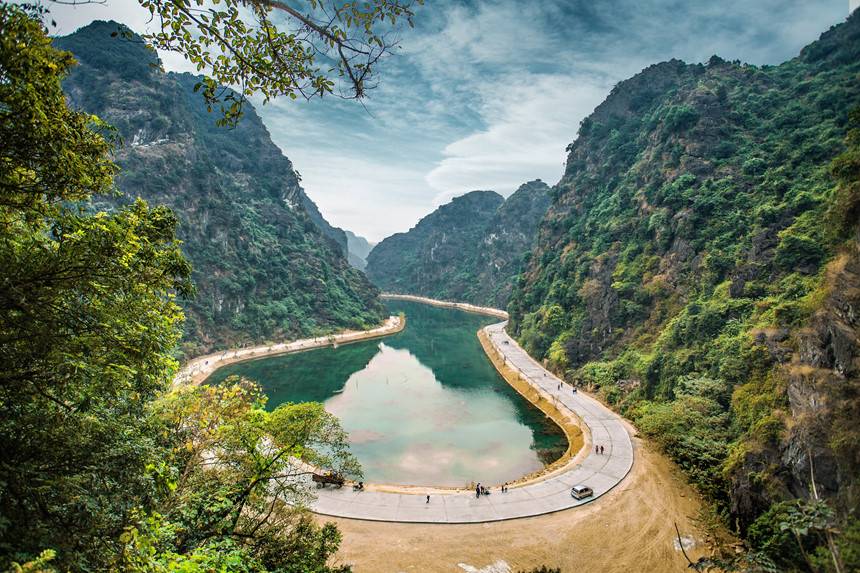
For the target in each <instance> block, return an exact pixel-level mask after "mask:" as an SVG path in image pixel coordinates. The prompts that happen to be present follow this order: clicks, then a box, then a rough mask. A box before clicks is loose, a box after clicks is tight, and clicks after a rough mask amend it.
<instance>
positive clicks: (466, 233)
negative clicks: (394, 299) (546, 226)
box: [367, 179, 549, 308]
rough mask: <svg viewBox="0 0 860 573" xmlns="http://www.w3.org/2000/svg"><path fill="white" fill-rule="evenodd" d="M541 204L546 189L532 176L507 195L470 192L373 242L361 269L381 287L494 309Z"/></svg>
mask: <svg viewBox="0 0 860 573" xmlns="http://www.w3.org/2000/svg"><path fill="white" fill-rule="evenodd" d="M548 207H549V187H548V186H547V185H546V184H545V183H544V182H543V181H540V180H539V179H538V180H535V181H530V182H529V183H525V184H524V185H522V186H520V188H519V189H517V191H516V192H514V193H513V194H512V195H511V196H510V197H508V198H507V200H503V199H502V197H501V196H500V195H498V194H496V193H494V192H492V191H472V192H471V193H467V194H466V195H463V196H461V197H457V198H455V199H454V200H453V201H451V202H450V203H448V204H447V205H443V206H441V207H439V208H438V209H437V210H436V211H434V212H433V213H431V214H430V215H427V216H426V217H424V218H423V219H421V221H419V223H418V224H417V225H416V226H415V227H414V228H412V229H411V230H410V231H409V232H408V233H398V234H396V235H393V236H391V237H388V238H387V239H385V240H384V241H382V242H381V243H379V245H377V246H376V247H374V249H373V251H371V253H370V255H369V256H368V258H367V274H368V276H369V277H370V278H371V280H373V281H374V283H375V284H377V285H379V286H380V287H381V288H382V289H383V290H386V291H389V292H396V293H405V294H417V295H423V296H429V297H431V298H437V299H442V300H457V301H465V302H471V303H473V304H479V305H487V306H494V307H499V308H502V307H504V306H505V305H506V304H507V301H508V297H509V296H510V294H511V290H512V288H513V284H514V282H515V280H516V276H517V274H518V273H519V272H520V270H521V269H522V266H523V262H524V260H525V259H526V257H527V254H528V252H529V250H530V249H531V247H532V245H533V243H534V238H535V233H536V231H537V226H538V223H539V222H540V220H541V218H543V216H544V214H545V213H546V210H547V208H548Z"/></svg>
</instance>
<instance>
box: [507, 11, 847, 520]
mask: <svg viewBox="0 0 860 573" xmlns="http://www.w3.org/2000/svg"><path fill="white" fill-rule="evenodd" d="M858 73H860V14H858V13H855V14H854V15H853V16H852V17H851V18H849V21H848V22H847V23H845V24H843V25H841V26H838V27H836V28H834V29H832V30H830V31H829V32H827V33H825V34H824V35H823V36H822V37H821V39H820V40H819V41H817V42H815V43H814V44H812V45H810V46H808V47H807V48H805V49H804V50H803V51H802V53H801V54H800V56H799V57H797V58H795V59H793V60H791V61H789V62H786V63H784V64H782V65H779V66H769V67H763V68H757V67H754V66H749V65H744V64H740V63H738V62H734V63H730V62H726V61H723V60H721V59H719V58H717V57H713V58H712V59H711V60H710V61H709V62H708V64H707V65H688V64H685V63H683V62H680V61H677V60H673V61H670V62H664V63H661V64H657V65H655V66H651V67H649V68H647V69H646V70H644V71H643V72H641V73H640V74H638V75H637V76H635V77H634V78H631V79H630V80H627V81H624V82H621V83H620V84H619V85H618V86H616V88H615V89H614V90H613V91H612V93H611V94H610V96H609V97H608V98H607V100H606V101H605V102H604V103H602V104H601V105H600V106H598V107H597V108H596V110H595V111H594V113H593V114H592V115H591V116H590V117H588V118H587V119H586V120H585V121H583V123H582V125H581V128H580V132H579V136H578V138H577V139H576V141H575V142H574V143H573V144H571V145H570V146H569V147H568V151H569V155H568V159H567V165H566V170H565V174H564V176H563V178H562V180H561V181H560V182H559V183H558V185H557V186H556V187H555V188H553V191H552V193H553V203H552V205H551V207H550V208H549V210H548V212H547V214H546V217H545V219H544V220H543V222H542V224H541V227H540V230H539V232H538V238H537V241H536V245H535V248H534V251H533V253H532V255H531V257H530V262H529V264H528V265H527V267H526V268H525V270H524V273H523V276H522V279H521V281H520V283H519V285H518V287H517V288H516V290H515V292H514V295H513V297H512V300H511V303H510V305H509V311H510V312H511V328H512V329H513V331H514V332H515V334H516V335H517V336H518V338H519V340H520V341H521V342H522V343H523V344H524V345H525V347H526V348H527V349H528V350H529V351H530V352H531V353H532V354H533V355H536V356H537V357H540V358H545V359H546V360H547V361H548V363H549V364H550V365H551V366H552V367H553V368H555V369H556V370H557V371H559V372H561V373H564V374H565V375H566V376H567V377H568V378H569V379H571V380H578V381H580V382H582V383H584V384H587V385H590V386H591V387H592V388H594V389H599V391H600V392H601V393H602V394H603V396H604V397H605V398H606V399H607V400H608V401H610V402H611V403H613V404H615V405H616V407H618V408H619V409H621V410H622V411H624V412H625V413H626V414H627V415H629V416H630V417H632V418H633V419H634V421H636V422H637V424H638V425H639V428H640V430H641V431H642V432H643V433H645V434H646V435H650V436H653V437H654V438H655V439H657V440H658V441H660V442H661V443H662V445H663V446H664V448H665V449H666V451H667V452H669V453H670V455H672V456H673V457H674V458H675V459H676V460H677V461H678V462H679V463H680V464H681V466H682V467H684V469H686V470H687V471H688V472H689V474H690V476H691V477H692V479H693V481H694V482H696V483H697V484H698V485H699V486H700V487H701V488H702V489H703V490H704V491H705V492H706V493H708V494H709V495H711V496H712V498H714V499H715V500H717V501H718V503H724V504H725V505H724V506H723V507H724V508H725V509H726V510H727V511H728V512H729V513H730V514H731V515H732V516H733V517H734V518H736V522H737V523H738V524H739V525H740V526H741V529H742V530H746V529H747V528H748V527H751V526H753V527H754V529H756V530H757V531H761V528H762V527H763V526H762V524H761V522H760V521H757V520H759V519H764V517H762V516H763V515H764V514H765V513H766V512H767V511H768V510H769V508H773V507H775V504H777V503H778V502H780V501H782V500H785V499H790V498H792V497H800V498H808V496H809V495H810V494H809V492H810V491H811V489H812V488H811V478H810V476H811V475H812V472H811V471H810V463H811V464H812V466H813V469H814V474H815V478H816V484H817V486H818V489H819V493H823V494H824V495H825V496H827V497H829V498H830V499H831V500H836V503H837V505H838V508H839V510H840V512H841V515H842V516H843V517H844V516H847V515H850V514H852V512H853V511H854V510H855V509H856V508H857V504H858V499H860V497H858V493H857V491H858V489H857V485H858V484H857V476H858V458H857V453H856V452H857V447H856V446H857V445H858V444H860V440H858V435H860V432H858V421H857V420H858V419H860V418H858V417H857V414H858V412H857V403H858V401H857V396H858V390H860V385H858V355H860V352H858V319H857V308H858V307H857V304H858V299H857V296H858V288H860V278H858V267H857V264H858V263H857V244H856V243H857V236H856V234H854V235H851V236H849V237H847V238H846V235H844V234H840V233H838V232H836V231H835V230H834V229H835V225H834V224H833V222H832V221H833V220H834V217H835V216H836V215H835V214H834V211H838V210H839V208H837V207H835V205H836V203H835V199H834V197H836V194H835V193H834V188H835V187H836V184H835V182H834V179H833V177H832V175H831V163H832V161H833V160H834V158H836V157H837V156H838V155H839V154H840V153H842V152H843V151H844V150H845V143H844V141H845V136H846V133H847V131H848V129H849V112H850V111H851V110H852V109H854V108H856V107H857V106H858V105H860V82H858V81H857V78H858ZM854 176H855V177H856V170H855V172H854ZM853 212H854V213H856V209H855V210H854V211H853ZM849 444H850V446H849ZM852 448H853V449H852ZM719 500H723V501H722V502H721V501H719ZM768 515H771V514H768ZM771 517H772V515H771ZM768 519H769V518H768Z"/></svg>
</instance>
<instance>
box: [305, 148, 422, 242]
mask: <svg viewBox="0 0 860 573" xmlns="http://www.w3.org/2000/svg"><path fill="white" fill-rule="evenodd" d="M293 156H294V161H295V162H296V163H298V164H302V165H306V167H305V168H303V169H301V170H300V172H301V175H302V186H303V187H304V188H305V190H306V192H307V194H308V196H309V197H310V198H311V199H312V200H313V201H314V202H315V203H316V204H317V206H318V207H319V208H320V211H321V212H322V213H323V215H324V216H325V218H326V219H327V220H328V221H329V223H331V224H332V225H334V226H336V227H341V228H344V229H349V230H351V231H353V232H355V233H357V234H359V235H362V236H364V237H365V238H366V239H368V240H370V241H373V242H379V241H381V240H382V239H384V238H385V237H387V236H389V235H391V234H393V233H397V232H401V231H406V230H408V229H409V228H410V227H412V226H413V225H414V224H415V223H416V222H417V221H418V219H420V218H421V217H423V216H424V215H426V214H427V213H428V211H429V210H430V209H429V207H430V205H429V204H428V201H427V196H428V195H429V194H430V192H429V191H428V190H427V189H426V188H425V187H423V186H416V185H415V183H416V181H420V180H421V175H422V171H421V170H415V169H410V168H408V167H401V166H397V165H393V164H384V163H378V162H375V161H372V160H368V159H366V158H363V157H360V156H359V157H354V156H353V157H350V156H339V157H337V158H336V159H334V158H332V157H331V156H330V155H328V154H324V156H323V157H314V154H313V153H307V152H303V151H299V152H298V153H295V154H293ZM333 159H334V160H333Z"/></svg>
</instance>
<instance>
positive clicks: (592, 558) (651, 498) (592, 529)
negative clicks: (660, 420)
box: [318, 438, 708, 573]
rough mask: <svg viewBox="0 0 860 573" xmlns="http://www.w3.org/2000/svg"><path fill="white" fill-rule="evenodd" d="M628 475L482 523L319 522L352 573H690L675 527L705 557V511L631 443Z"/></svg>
mask: <svg viewBox="0 0 860 573" xmlns="http://www.w3.org/2000/svg"><path fill="white" fill-rule="evenodd" d="M634 448H635V455H636V462H635V463H634V464H633V469H632V470H631V472H630V475H628V476H627V478H626V479H625V480H624V481H623V482H622V483H621V484H619V485H618V486H617V487H616V488H615V489H613V490H612V491H611V492H609V493H608V494H606V495H604V496H602V497H601V498H599V499H598V500H596V501H594V502H593V503H590V504H588V505H585V506H583V507H579V508H573V509H570V510H567V511H563V512H559V513H554V514H550V515H545V516H541V517H532V518H527V519H516V520H511V521H502V522H495V523H485V524H469V525H437V524H431V525H424V524H407V523H382V522H372V521H361V520H353V519H336V518H331V517H324V516H319V517H318V519H319V520H320V521H321V522H324V521H333V522H335V523H336V524H337V526H338V527H339V528H340V530H341V532H342V533H343V544H342V545H341V549H340V552H339V553H338V558H337V561H338V562H339V563H349V564H352V565H353V568H354V570H355V571H356V573H401V572H403V573H406V572H422V573H423V572H436V571H438V572H451V573H463V572H472V573H474V572H480V573H507V572H508V571H514V572H519V571H521V570H530V569H532V568H534V567H537V566H540V565H547V566H550V567H560V568H561V570H562V571H563V572H564V573H568V572H574V571H584V572H588V571H594V572H600V573H610V572H618V573H621V572H624V573H628V572H651V571H653V572H657V573H663V572H666V573H669V572H672V571H677V572H679V573H680V572H682V571H689V569H687V562H686V560H685V559H684V556H683V554H682V553H681V551H680V549H678V548H677V547H678V542H677V535H676V533H675V526H674V522H677V524H678V527H679V528H680V531H681V535H682V537H683V538H684V540H685V542H684V545H685V547H687V553H688V555H689V556H690V558H692V559H693V560H695V559H697V558H698V557H700V556H702V555H705V554H707V553H708V548H707V546H706V545H705V542H704V539H705V532H704V531H703V530H702V528H700V526H699V524H698V522H697V520H696V518H697V517H698V514H699V510H700V508H701V507H702V505H701V501H700V499H699V497H698V496H697V495H696V494H695V492H694V491H693V490H692V488H690V486H688V485H687V484H686V483H685V481H684V479H683V477H682V476H681V473H680V471H679V470H678V469H677V468H676V467H675V466H674V465H673V464H672V463H671V462H669V461H668V460H667V459H666V458H665V457H663V456H662V455H660V454H659V453H657V452H656V451H655V449H654V448H653V446H650V445H648V444H646V443H645V442H643V441H642V440H639V439H637V438H634Z"/></svg>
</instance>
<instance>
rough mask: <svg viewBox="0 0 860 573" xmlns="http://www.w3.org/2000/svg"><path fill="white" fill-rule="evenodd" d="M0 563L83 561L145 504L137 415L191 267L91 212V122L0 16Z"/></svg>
mask: <svg viewBox="0 0 860 573" xmlns="http://www.w3.org/2000/svg"><path fill="white" fill-rule="evenodd" d="M0 30H2V35H0V77H2V81H0V102H2V105H0V139H2V141H3V146H2V151H0V191H2V195H0V268H2V269H3V274H2V277H0V360H2V363H3V371H2V373H0V450H2V451H3V461H2V464H0V483H2V484H3V487H2V489H0V514H2V519H0V562H2V563H0V565H3V564H8V562H9V559H10V558H11V557H13V556H17V555H18V554H19V553H23V554H30V555H34V554H36V553H38V552H39V551H40V550H42V549H45V548H53V549H57V550H58V552H59V553H60V554H61V556H62V557H64V558H65V559H66V561H64V562H65V563H66V564H68V565H69V566H72V561H70V560H69V556H71V555H75V556H76V559H77V558H79V559H81V560H82V561H86V560H88V559H89V556H90V555H92V554H93V553H97V552H99V551H101V550H102V546H103V545H104V544H105V543H106V541H105V540H106V539H111V538H114V539H115V538H116V537H118V535H119V533H120V532H121V531H122V529H123V527H125V525H126V523H127V514H128V511H129V504H130V503H132V501H131V500H140V499H145V498H146V491H147V489H148V486H147V484H146V479H145V476H144V474H143V471H142V468H143V467H144V465H145V461H146V460H148V459H149V458H150V457H151V456H152V455H154V451H153V444H152V440H151V439H149V438H148V435H149V422H148V420H147V418H146V417H145V416H143V415H142V414H143V411H144V408H145V404H146V403H147V402H148V401H149V400H151V399H152V398H153V397H154V396H155V395H156V394H157V393H158V392H160V391H161V390H163V388H164V387H165V386H166V384H167V383H168V381H169V379H170V375H171V372H172V371H173V369H174V368H175V361H174V360H173V359H172V358H171V351H172V349H173V347H174V345H175V344H176V342H177V339H178V336H179V326H180V324H181V319H182V317H181V313H180V311H179V307H178V306H177V305H176V304H175V303H174V300H173V297H174V296H175V295H176V294H188V293H190V292H191V285H190V282H189V280H188V277H189V272H190V268H189V266H188V264H187V262H185V260H184V259H183V258H182V255H181V253H180V251H179V245H178V243H177V242H176V240H175V238H174V228H175V225H176V220H175V218H174V216H173V214H172V213H171V212H170V211H169V210H167V209H164V208H155V209H150V208H149V207H148V206H147V205H146V204H145V203H143V202H137V203H135V204H134V205H132V206H130V207H128V208H127V209H124V210H121V211H118V212H116V213H113V214H106V213H98V214H90V213H88V212H87V206H86V204H85V203H84V201H85V200H86V199H88V198H89V196H90V195H92V194H95V193H106V192H108V191H109V190H110V189H111V184H112V175H113V173H114V170H115V167H114V166H113V164H112V163H111V161H110V157H109V155H108V152H109V150H110V144H109V142H108V141H107V140H106V139H105V138H104V137H103V136H102V135H101V134H100V133H98V132H97V131H94V130H93V129H92V128H91V127H96V128H100V127H101V126H100V124H99V122H98V120H96V119H95V118H92V117H90V116H88V115H85V114H80V113H77V112H74V111H71V110H69V109H68V108H67V106H66V103H65V99H64V95H63V92H62V90H61V88H60V79H61V76H62V74H64V73H65V71H66V70H67V69H68V67H69V66H70V65H71V63H72V61H73V60H72V58H71V56H70V55H69V54H66V53H62V52H59V51H57V50H55V49H54V48H52V47H51V44H50V40H49V39H48V38H47V37H46V36H45V34H44V31H43V30H42V29H40V26H39V25H38V23H37V22H35V21H33V20H32V19H30V18H28V17H27V15H26V14H25V13H24V12H23V11H21V10H20V9H18V8H16V7H12V6H9V5H3V6H2V7H0Z"/></svg>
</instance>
